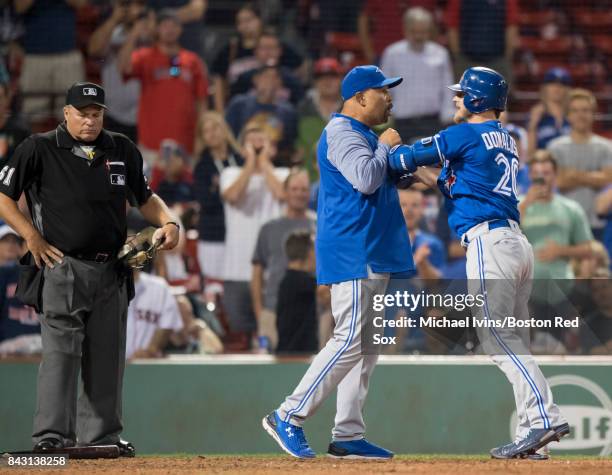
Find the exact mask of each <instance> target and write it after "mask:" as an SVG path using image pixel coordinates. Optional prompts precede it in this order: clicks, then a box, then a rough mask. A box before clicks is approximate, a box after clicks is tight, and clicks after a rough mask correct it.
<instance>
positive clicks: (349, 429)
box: [278, 274, 389, 440]
mask: <svg viewBox="0 0 612 475" xmlns="http://www.w3.org/2000/svg"><path fill="white" fill-rule="evenodd" d="M388 280H389V276H388V274H370V278H369V279H357V280H352V281H347V282H341V283H339V284H333V285H332V286H331V305H332V315H333V317H334V320H335V322H336V326H335V327H334V333H333V335H332V337H331V338H330V339H329V341H328V342H327V344H326V345H325V347H323V349H322V350H321V351H320V352H319V354H318V355H317V356H315V358H314V360H313V361H312V363H311V365H310V367H309V368H308V370H307V371H306V374H305V375H304V376H303V377H302V380H301V381H300V383H299V384H298V386H297V387H296V388H295V390H294V391H293V394H291V395H290V396H288V397H287V399H285V401H284V402H283V403H282V404H281V406H280V407H279V408H278V415H279V417H280V418H281V419H283V420H286V421H289V422H291V423H292V424H295V425H298V426H301V425H302V424H303V422H304V421H305V420H306V419H307V418H309V417H310V416H312V415H313V414H314V413H315V411H316V410H317V409H318V408H319V406H320V405H321V403H322V402H323V401H325V399H326V398H327V396H329V394H330V393H331V392H332V391H333V390H334V389H336V388H338V396H337V407H336V419H335V421H334V429H333V430H332V439H333V440H356V439H361V438H363V437H364V434H365V423H364V421H363V405H364V403H365V399H366V396H367V394H368V385H369V382H370V375H371V374H372V371H373V370H374V366H375V365H376V361H377V360H378V354H366V355H364V354H362V348H361V331H362V325H361V323H362V321H365V319H366V318H370V315H369V313H368V312H371V310H370V309H368V308H366V307H369V306H366V305H364V303H365V302H371V301H372V295H373V294H382V293H384V292H385V290H386V288H387V283H388Z"/></svg>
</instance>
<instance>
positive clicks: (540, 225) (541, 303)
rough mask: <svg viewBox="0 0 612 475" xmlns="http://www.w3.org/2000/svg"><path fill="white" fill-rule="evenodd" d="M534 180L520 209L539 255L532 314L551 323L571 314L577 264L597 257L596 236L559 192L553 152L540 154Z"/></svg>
mask: <svg viewBox="0 0 612 475" xmlns="http://www.w3.org/2000/svg"><path fill="white" fill-rule="evenodd" d="M529 174H530V178H531V183H532V184H531V186H530V188H529V190H528V191H527V194H526V195H525V196H524V197H522V199H521V200H520V204H519V210H520V213H521V228H522V230H523V232H524V233H525V236H527V239H528V240H529V242H530V243H531V245H532V246H533V250H534V254H535V262H534V289H533V293H532V302H531V307H532V310H533V312H532V314H533V315H535V316H536V317H537V318H540V319H543V320H546V319H552V317H553V316H554V315H561V314H563V315H566V314H567V312H563V311H561V310H563V307H564V306H565V305H566V301H567V300H566V299H567V296H568V295H569V294H570V292H571V290H572V288H573V284H572V279H574V277H575V276H574V273H573V270H572V266H571V259H572V258H576V259H581V258H586V257H589V256H590V255H591V242H592V240H593V235H592V233H591V229H590V227H589V222H588V219H587V217H586V215H585V213H584V211H583V210H582V208H581V207H580V205H579V204H578V203H577V202H575V201H574V200H571V199H569V198H567V197H565V196H562V195H560V194H558V193H556V192H555V191H554V190H555V186H556V179H557V162H556V160H555V159H554V157H553V156H552V155H551V153H550V152H548V151H546V150H539V151H537V152H536V153H535V155H534V157H533V159H532V160H531V162H530V164H529ZM565 310H567V308H565ZM552 333H553V334H555V336H557V337H559V336H560V335H559V333H558V332H552Z"/></svg>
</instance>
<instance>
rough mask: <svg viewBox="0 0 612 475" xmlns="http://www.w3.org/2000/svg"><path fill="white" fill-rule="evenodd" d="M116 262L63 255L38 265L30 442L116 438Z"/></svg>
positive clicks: (121, 314)
mask: <svg viewBox="0 0 612 475" xmlns="http://www.w3.org/2000/svg"><path fill="white" fill-rule="evenodd" d="M115 265H116V263H115V262H114V261H111V262H108V263H95V262H91V261H81V260H78V259H73V258H71V257H67V256H66V257H64V258H63V262H62V264H59V265H57V264H56V265H55V267H54V268H53V269H50V268H45V270H44V272H45V274H44V276H45V283H44V287H43V311H44V314H43V315H40V325H41V336H42V345H43V353H42V362H41V364H40V368H39V370H38V392H37V404H36V413H35V415H34V431H33V435H32V440H33V441H34V443H37V442H39V441H40V440H42V439H44V438H46V437H54V438H56V439H61V440H62V441H63V442H64V444H66V445H73V444H74V443H75V442H77V436H78V443H79V444H103V443H105V444H112V443H116V442H118V440H119V434H120V432H121V430H122V424H121V389H122V381H123V370H124V367H125V332H126V323H127V295H126V286H125V284H123V285H120V283H121V281H120V280H119V277H118V275H117V272H116V271H115V269H114V266H115ZM79 370H80V371H81V379H82V381H83V386H82V389H81V393H80V395H79V398H78V401H77V384H78V376H79ZM77 413H78V415H77Z"/></svg>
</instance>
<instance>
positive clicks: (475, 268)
mask: <svg viewBox="0 0 612 475" xmlns="http://www.w3.org/2000/svg"><path fill="white" fill-rule="evenodd" d="M466 265H467V277H468V279H469V286H470V293H472V294H483V291H485V292H484V295H485V297H486V298H485V305H484V306H482V307H478V306H476V307H474V309H475V317H476V318H477V319H479V320H489V321H498V322H500V321H503V319H504V318H505V317H507V316H514V317H516V318H517V319H522V320H525V319H528V318H529V313H528V308H527V302H528V300H529V296H530V294H531V287H532V279H533V250H532V249H531V245H530V244H529V242H528V241H527V238H526V237H525V236H524V235H523V234H522V233H521V232H520V230H518V227H516V228H514V229H509V228H497V229H494V230H491V231H487V230H486V229H485V232H483V233H482V234H480V235H477V236H476V235H474V236H473V237H472V238H471V239H470V242H469V245H468V249H467V264H466ZM477 332H478V337H479V339H480V342H481V344H482V347H483V350H484V351H485V352H486V353H487V354H489V355H490V356H491V358H492V359H493V361H494V362H495V363H496V364H497V365H498V366H499V368H500V369H501V370H502V371H503V372H504V373H505V374H506V377H507V378H508V380H509V381H510V383H511V384H512V388H513V390H514V399H515V402H516V409H517V415H518V425H517V430H516V437H517V438H523V437H525V435H526V434H527V432H528V431H529V428H530V427H534V428H542V427H545V428H548V427H554V426H557V425H559V424H562V423H564V422H565V420H564V419H563V417H562V415H561V414H560V412H559V408H558V406H557V405H556V404H554V402H553V397H552V392H551V390H550V387H549V385H548V382H547V381H546V378H545V377H544V375H543V374H542V372H541V371H540V368H539V367H538V365H537V364H536V362H535V360H534V359H533V356H531V354H530V352H529V348H528V344H529V332H528V331H521V330H518V329H516V327H514V328H507V327H506V328H478V329H477Z"/></svg>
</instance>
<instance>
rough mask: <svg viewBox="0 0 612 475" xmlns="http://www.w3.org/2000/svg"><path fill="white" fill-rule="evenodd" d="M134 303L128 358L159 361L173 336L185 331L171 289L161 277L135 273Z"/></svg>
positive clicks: (127, 337)
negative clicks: (175, 333) (174, 333)
mask: <svg viewBox="0 0 612 475" xmlns="http://www.w3.org/2000/svg"><path fill="white" fill-rule="evenodd" d="M134 286H135V289H136V293H135V296H134V300H132V302H131V303H130V306H129V307H128V321H127V334H126V351H125V358H126V359H128V360H129V359H133V358H159V357H161V356H162V352H163V350H164V347H165V346H166V344H167V343H168V341H169V339H170V334H171V333H172V332H178V331H180V330H181V329H182V328H183V322H182V320H181V314H180V312H179V308H178V305H177V303H176V299H175V298H174V295H172V291H171V290H170V286H169V285H168V283H167V282H166V281H165V280H164V279H163V278H161V277H157V276H153V275H150V274H147V273H146V272H141V271H139V270H135V271H134Z"/></svg>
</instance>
